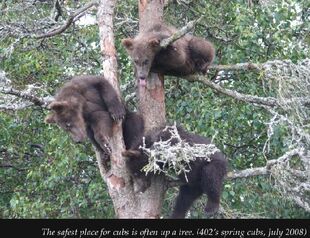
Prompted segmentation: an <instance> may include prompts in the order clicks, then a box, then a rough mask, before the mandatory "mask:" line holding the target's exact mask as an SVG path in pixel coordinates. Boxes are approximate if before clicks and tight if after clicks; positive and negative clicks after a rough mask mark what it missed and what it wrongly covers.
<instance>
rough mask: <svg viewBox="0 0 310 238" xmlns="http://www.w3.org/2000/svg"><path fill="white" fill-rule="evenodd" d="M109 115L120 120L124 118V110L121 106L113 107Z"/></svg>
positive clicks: (115, 119)
mask: <svg viewBox="0 0 310 238" xmlns="http://www.w3.org/2000/svg"><path fill="white" fill-rule="evenodd" d="M110 114H111V117H112V119H113V120H114V121H120V120H122V119H124V118H125V114H126V111H125V109H124V108H123V107H122V108H117V109H116V108H114V110H113V111H111V112H110Z"/></svg>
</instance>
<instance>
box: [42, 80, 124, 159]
mask: <svg viewBox="0 0 310 238" xmlns="http://www.w3.org/2000/svg"><path fill="white" fill-rule="evenodd" d="M48 107H49V108H50V109H51V110H52V111H53V112H52V114H50V115H48V116H47V117H46V119H45V121H46V122H47V123H56V124H57V125H58V126H60V127H61V128H62V129H64V130H65V131H67V132H68V133H69V134H70V135H71V137H72V139H73V140H74V141H75V142H82V141H84V140H85V139H86V138H87V137H89V139H90V140H91V142H92V143H93V145H94V146H95V147H96V148H97V150H98V151H99V152H100V153H101V154H102V155H103V157H104V158H106V159H108V158H109V155H110V153H111V149H110V146H109V144H108V142H107V138H109V137H111V136H112V127H113V121H117V120H121V119H123V118H124V117H125V114H126V111H125V107H124V105H123V103H122V101H121V100H120V99H119V97H118V96H117V94H116V92H115V90H114V89H113V87H112V85H111V84H110V83H109V82H108V81H107V80H106V79H105V78H103V77H102V76H86V75H85V76H77V77H73V78H72V79H71V80H70V81H69V82H67V83H66V84H65V85H64V86H63V87H62V88H61V89H60V91H59V92H58V93H57V95H56V97H55V100H54V101H53V102H52V103H51V104H50V105H49V106H48Z"/></svg>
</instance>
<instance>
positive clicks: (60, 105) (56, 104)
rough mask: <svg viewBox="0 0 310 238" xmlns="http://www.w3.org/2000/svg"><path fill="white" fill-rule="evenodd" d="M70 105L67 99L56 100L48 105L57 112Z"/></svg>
mask: <svg viewBox="0 0 310 238" xmlns="http://www.w3.org/2000/svg"><path fill="white" fill-rule="evenodd" d="M68 106H69V103H68V102H67V101H60V102H59V101H54V102H52V103H51V104H50V105H48V106H47V108H48V109H51V110H53V111H55V112H61V111H63V110H64V109H65V108H66V107H68Z"/></svg>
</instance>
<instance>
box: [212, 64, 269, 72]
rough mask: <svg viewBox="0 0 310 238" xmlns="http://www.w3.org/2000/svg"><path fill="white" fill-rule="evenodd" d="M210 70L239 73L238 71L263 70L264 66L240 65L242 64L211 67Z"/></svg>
mask: <svg viewBox="0 0 310 238" xmlns="http://www.w3.org/2000/svg"><path fill="white" fill-rule="evenodd" d="M208 69H214V70H230V71H238V70H257V71H261V70H263V65H262V64H253V63H240V64H227V65H210V66H209V67H208Z"/></svg>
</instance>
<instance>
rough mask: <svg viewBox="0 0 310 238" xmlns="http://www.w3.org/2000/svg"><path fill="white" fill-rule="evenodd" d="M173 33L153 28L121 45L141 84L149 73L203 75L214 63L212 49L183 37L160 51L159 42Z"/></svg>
mask: <svg viewBox="0 0 310 238" xmlns="http://www.w3.org/2000/svg"><path fill="white" fill-rule="evenodd" d="M175 32H176V29H175V28H173V27H168V26H165V25H163V24H156V25H154V26H152V27H150V28H149V29H148V30H147V31H145V32H141V33H139V34H138V35H137V36H136V37H135V38H134V39H132V38H126V39H123V41H122V43H123V45H124V46H125V48H126V50H127V52H128V54H129V55H130V57H131V58H132V60H133V61H134V65H135V70H136V76H137V78H138V79H139V80H140V82H141V81H142V82H143V81H144V80H145V79H146V78H147V76H148V74H149V72H150V71H151V72H155V73H162V74H166V75H172V76H186V75H190V74H194V73H196V72H201V73H206V71H207V68H208V66H209V65H210V64H211V63H212V61H213V59H214V55H215V49H214V47H213V45H212V44H211V43H210V42H209V41H207V40H205V39H203V38H199V37H195V36H192V35H189V34H186V35H185V36H183V37H181V38H180V39H178V40H176V41H175V42H173V43H172V44H171V45H169V46H168V47H167V48H166V49H162V48H161V47H160V42H161V41H162V40H163V39H165V38H168V37H169V36H171V35H172V34H173V33H175Z"/></svg>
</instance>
